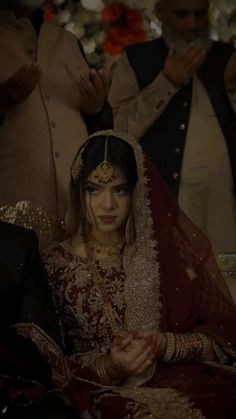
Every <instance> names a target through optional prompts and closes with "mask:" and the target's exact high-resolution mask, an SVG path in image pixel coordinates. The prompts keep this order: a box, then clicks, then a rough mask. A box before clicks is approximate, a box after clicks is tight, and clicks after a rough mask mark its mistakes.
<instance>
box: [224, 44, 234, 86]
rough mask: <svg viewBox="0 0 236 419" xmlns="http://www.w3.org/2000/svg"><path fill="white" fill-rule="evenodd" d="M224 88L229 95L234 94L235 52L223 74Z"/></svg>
mask: <svg viewBox="0 0 236 419" xmlns="http://www.w3.org/2000/svg"><path fill="white" fill-rule="evenodd" d="M224 83H225V88H226V90H227V91H228V92H230V93H235V92H236V52H235V53H234V54H233V55H232V57H231V58H230V60H229V62H228V64H227V67H226V69H225V73H224Z"/></svg>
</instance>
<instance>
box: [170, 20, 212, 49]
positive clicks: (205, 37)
mask: <svg viewBox="0 0 236 419" xmlns="http://www.w3.org/2000/svg"><path fill="white" fill-rule="evenodd" d="M209 33H210V30H209V27H207V28H206V29H205V30H204V31H202V32H199V33H198V34H196V36H193V37H192V39H191V40H189V41H187V40H185V39H183V38H182V37H181V36H180V35H179V34H177V33H176V32H175V31H173V29H171V28H170V27H169V26H166V25H165V26H164V25H163V27H162V35H163V38H164V40H165V42H166V44H167V46H168V47H170V46H175V48H176V51H177V52H179V53H183V52H184V51H186V49H187V47H188V46H189V44H193V45H196V46H199V47H200V48H203V49H204V50H205V51H208V50H209V49H210V48H211V45H212V40H211V39H210V36H209Z"/></svg>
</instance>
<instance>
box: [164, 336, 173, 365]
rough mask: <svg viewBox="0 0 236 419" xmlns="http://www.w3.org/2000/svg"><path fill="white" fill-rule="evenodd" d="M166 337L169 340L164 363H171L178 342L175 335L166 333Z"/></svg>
mask: <svg viewBox="0 0 236 419" xmlns="http://www.w3.org/2000/svg"><path fill="white" fill-rule="evenodd" d="M165 336H166V340H167V345H166V351H165V354H164V356H163V361H165V362H170V361H172V359H173V357H174V354H175V347H176V340H175V335H174V333H170V332H166V333H165Z"/></svg>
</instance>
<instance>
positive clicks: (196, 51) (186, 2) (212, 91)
mask: <svg viewBox="0 0 236 419" xmlns="http://www.w3.org/2000/svg"><path fill="white" fill-rule="evenodd" d="M208 9H209V1H208V0H160V1H159V2H157V3H156V14H157V16H158V18H159V19H160V20H161V21H162V29H163V36H162V37H161V38H159V39H156V40H154V41H150V42H147V43H144V44H139V45H134V46H131V47H129V48H128V49H127V50H126V52H125V53H124V54H123V55H122V56H121V58H120V60H119V61H118V64H117V67H116V70H115V73H114V78H113V82H112V86H111V90H110V98H109V99H110V103H111V105H112V107H113V112H114V117H115V127H116V128H118V129H121V130H124V131H127V132H128V133H129V134H130V135H132V136H133V137H134V138H136V139H137V140H139V141H140V143H141V145H142V147H143V150H144V151H145V152H146V153H147V154H148V155H149V156H150V158H151V159H152V160H153V161H154V163H155V164H156V166H157V167H158V169H159V170H160V172H161V174H162V176H163V178H164V179H165V181H166V182H167V184H168V185H169V187H170V189H171V190H172V191H173V193H174V194H175V196H176V198H178V201H179V204H180V207H181V208H182V209H183V210H184V211H185V213H186V214H187V215H188V216H189V218H190V219H192V221H193V222H195V223H196V225H198V226H199V228H201V229H202V230H203V231H204V232H205V233H206V234H207V235H208V236H209V238H210V239H211V241H212V244H213V248H214V250H215V252H216V253H218V252H222V251H235V250H236V225H235V198H234V192H233V190H235V188H236V178H235V175H236V142H235V139H236V116H235V110H236V54H235V53H234V48H233V46H231V45H226V44H224V43H221V42H212V41H210V40H209V21H208ZM157 193H158V191H157Z"/></svg>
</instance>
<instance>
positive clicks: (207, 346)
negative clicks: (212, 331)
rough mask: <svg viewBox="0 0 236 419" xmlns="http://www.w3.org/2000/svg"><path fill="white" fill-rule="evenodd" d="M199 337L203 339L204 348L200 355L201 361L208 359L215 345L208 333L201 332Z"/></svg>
mask: <svg viewBox="0 0 236 419" xmlns="http://www.w3.org/2000/svg"><path fill="white" fill-rule="evenodd" d="M198 335H199V338H200V339H201V341H202V350H201V354H200V356H199V360H200V361H205V360H206V359H207V355H208V354H209V353H210V352H211V351H212V350H213V345H212V342H211V339H209V338H208V337H207V336H206V335H203V334H202V333H199V334H198Z"/></svg>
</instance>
